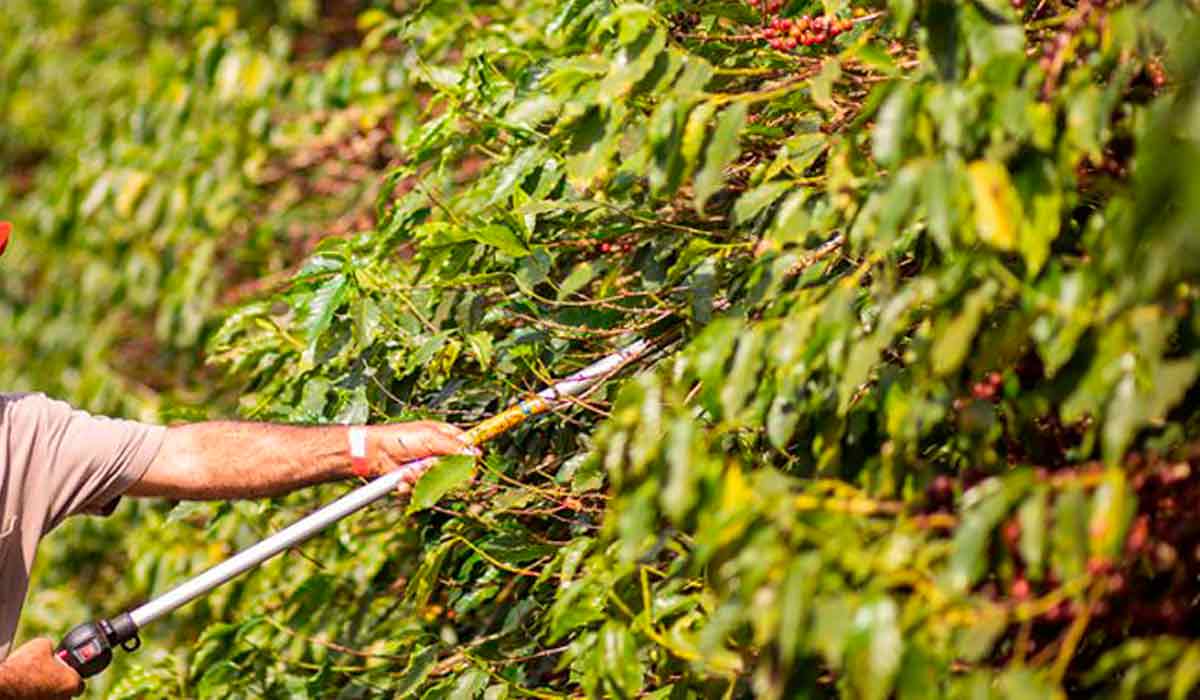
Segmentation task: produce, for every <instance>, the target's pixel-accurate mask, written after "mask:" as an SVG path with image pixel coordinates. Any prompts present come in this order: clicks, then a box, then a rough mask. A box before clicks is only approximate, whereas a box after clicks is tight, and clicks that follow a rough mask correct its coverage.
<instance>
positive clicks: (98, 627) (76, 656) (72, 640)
mask: <svg viewBox="0 0 1200 700" xmlns="http://www.w3.org/2000/svg"><path fill="white" fill-rule="evenodd" d="M141 645H142V640H141V639H140V638H138V629H137V625H135V624H134V622H133V618H131V617H129V614H128V613H126V614H124V615H120V616H118V617H114V618H113V619H111V620H100V621H99V622H87V623H84V624H82V625H79V626H78V627H76V628H75V629H73V630H71V631H70V632H68V633H67V636H65V637H63V640H62V641H61V642H59V644H58V651H56V652H55V653H56V654H57V656H58V658H60V659H62V662H63V663H65V664H66V665H68V666H70V667H71V668H73V669H75V672H76V673H78V674H79V675H80V677H82V678H91V677H92V676H94V675H96V674H98V673H100V672H101V671H103V670H104V669H106V668H108V665H109V664H110V663H112V652H113V649H115V648H117V647H121V648H122V649H124V650H125V651H133V650H135V649H137V648H138V647H140V646H141Z"/></svg>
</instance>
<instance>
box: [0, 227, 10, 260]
mask: <svg viewBox="0 0 1200 700" xmlns="http://www.w3.org/2000/svg"><path fill="white" fill-rule="evenodd" d="M11 235H12V224H11V223H10V222H8V221H0V255H4V251H5V249H6V248H8V237H9V236H11Z"/></svg>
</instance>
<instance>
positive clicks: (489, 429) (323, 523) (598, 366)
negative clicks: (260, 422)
mask: <svg viewBox="0 0 1200 700" xmlns="http://www.w3.org/2000/svg"><path fill="white" fill-rule="evenodd" d="M651 347H653V344H652V343H650V342H649V341H646V340H639V341H637V342H635V343H633V344H632V345H630V346H628V347H626V348H624V349H622V350H619V351H617V352H615V353H613V354H611V355H609V356H607V357H605V358H604V359H602V360H600V361H598V362H596V363H594V364H592V365H590V366H588V367H587V368H585V369H583V370H580V371H579V372H576V373H575V374H572V375H571V376H569V377H567V378H566V379H563V380H561V381H559V382H557V383H556V384H555V385H554V386H551V387H549V388H547V389H544V390H543V391H541V392H539V393H538V395H537V396H536V397H535V398H533V399H529V400H526V401H521V402H520V403H518V404H516V405H514V406H512V407H510V408H508V409H506V410H505V411H503V412H501V413H500V414H499V415H496V416H493V417H492V418H489V419H488V420H485V421H484V422H483V423H480V424H479V425H477V426H475V427H474V428H472V429H471V430H470V431H469V432H468V433H467V436H468V439H469V440H470V441H471V443H472V444H479V443H482V442H486V441H487V440H490V439H491V438H493V437H495V436H497V435H499V434H501V433H503V432H505V431H507V430H509V429H511V428H512V427H514V426H516V425H518V424H519V423H521V422H523V421H524V420H525V419H527V418H528V417H530V416H534V415H537V414H539V413H544V412H546V411H548V410H550V409H551V408H553V407H554V405H555V403H556V402H557V401H559V400H561V399H564V398H566V397H569V396H574V395H577V394H579V393H581V392H583V391H585V390H586V389H587V388H588V387H591V386H593V385H595V384H596V383H597V382H600V381H602V380H604V379H606V378H607V377H608V376H609V375H611V374H612V373H614V372H616V371H617V370H619V369H620V368H621V367H623V366H624V365H626V364H628V363H629V362H631V361H633V360H635V359H637V358H638V357H640V356H642V355H643V354H645V353H646V352H647V351H648V350H649V349H650V348H651ZM432 461H433V460H432V459H430V458H427V459H423V460H417V461H415V462H411V463H409V464H406V465H404V466H403V467H401V468H400V469H397V470H395V471H392V472H389V473H387V474H385V475H383V476H381V477H378V478H377V479H374V480H373V481H371V482H370V483H369V484H366V485H365V486H362V487H360V488H358V489H355V490H354V491H351V492H350V493H348V494H346V495H345V496H342V497H341V498H339V499H337V500H336V501H334V502H333V503H330V504H329V505H327V506H324V507H323V508H321V509H320V510H318V511H316V512H314V513H312V514H310V515H308V516H306V517H304V518H301V519H300V520H298V521H296V522H295V523H293V524H292V525H289V526H288V527H286V528H284V529H283V530H280V531H279V532H277V533H275V534H274V535H271V536H270V537H268V538H267V539H265V540H263V541H262V542H259V543H258V544H255V545H253V546H251V547H248V548H246V549H244V550H242V551H241V552H239V553H237V554H235V555H234V556H232V557H230V558H229V559H226V560H225V561H223V562H221V563H220V564H217V565H216V566H214V567H212V568H211V569H209V570H207V571H205V572H204V573H201V574H199V575H197V576H195V577H193V578H191V579H189V580H187V581H185V582H184V583H182V584H180V585H179V586H176V587H175V588H173V589H171V590H170V591H168V592H166V593H164V594H163V595H161V596H159V597H157V598H155V599H154V600H151V601H150V602H148V603H146V604H145V605H142V606H141V607H139V608H137V609H135V610H132V611H130V613H129V615H130V617H131V618H132V619H133V622H134V623H135V624H136V625H137V627H138V629H141V628H144V627H145V626H146V625H147V624H149V623H151V622H154V621H155V620H157V619H159V618H161V617H163V616H164V615H167V614H169V613H171V612H173V611H174V610H177V609H178V608H180V607H182V606H184V605H186V604H188V603H190V602H191V601H193V600H195V599H196V598H199V597H200V596H202V595H205V594H206V593H208V592H209V591H212V590H213V589H215V588H216V587H217V586H220V585H221V584H223V583H225V582H226V581H229V580H230V579H233V578H235V577H237V576H239V575H240V574H243V573H245V572H247V571H249V570H250V569H253V568H254V567H256V566H258V565H259V564H262V563H263V562H264V561H266V560H268V559H270V558H271V557H273V556H275V555H276V554H279V553H280V552H282V551H284V550H285V549H288V548H290V547H294V546H296V545H298V544H300V543H301V542H304V541H305V540H307V539H309V538H311V537H312V536H313V535H316V534H317V533H318V532H320V531H321V530H324V529H325V528H327V527H329V526H330V525H332V524H334V523H336V522H337V521H339V520H341V519H342V518H345V517H346V516H348V515H350V514H352V513H355V512H357V511H359V510H362V509H363V508H366V507H367V506H369V505H370V504H372V503H374V502H375V501H378V500H380V499H381V498H384V497H386V496H387V495H388V494H390V493H392V492H393V491H395V490H396V487H397V486H399V485H400V484H401V482H403V481H404V480H405V476H406V475H407V473H409V472H411V471H412V470H414V469H424V468H425V467H426V466H427V465H428V464H429V463H430V462H432Z"/></svg>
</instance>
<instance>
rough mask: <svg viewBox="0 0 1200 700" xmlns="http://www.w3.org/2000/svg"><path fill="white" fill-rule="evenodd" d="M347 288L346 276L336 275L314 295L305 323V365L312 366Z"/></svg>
mask: <svg viewBox="0 0 1200 700" xmlns="http://www.w3.org/2000/svg"><path fill="white" fill-rule="evenodd" d="M347 286H348V278H347V277H346V275H342V274H339V275H334V276H333V277H331V278H329V279H328V280H326V281H325V282H324V283H322V284H321V286H320V287H318V288H317V290H316V291H315V292H314V293H313V295H312V297H311V300H310V301H309V303H308V307H307V313H308V317H307V319H306V320H305V323H304V337H305V340H306V341H307V345H306V347H305V350H304V362H305V364H309V365H311V364H312V362H313V360H314V358H315V356H316V352H317V343H318V342H319V341H320V340H321V336H322V335H324V334H325V331H326V330H328V329H329V324H330V323H331V322H332V321H333V314H334V312H336V311H337V310H338V309H339V308H340V307H341V305H342V303H343V302H344V301H345V300H346V294H347Z"/></svg>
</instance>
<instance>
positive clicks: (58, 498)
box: [0, 394, 166, 535]
mask: <svg viewBox="0 0 1200 700" xmlns="http://www.w3.org/2000/svg"><path fill="white" fill-rule="evenodd" d="M0 412H2V413H3V415H2V416H0V430H3V445H4V447H5V448H6V449H7V452H8V455H7V460H6V461H7V462H8V464H7V469H8V471H9V474H8V481H9V485H10V486H13V485H14V484H13V482H14V479H15V480H16V481H17V482H19V485H17V486H16V489H17V490H18V491H19V503H20V509H21V511H22V513H21V514H20V516H19V517H20V519H21V520H22V521H23V524H24V525H25V526H26V527H25V528H23V529H25V530H26V532H29V531H32V530H34V529H35V528H34V527H30V526H34V525H35V523H36V522H39V521H40V525H41V527H40V528H38V530H39V531H40V533H41V534H43V535H44V534H45V533H47V532H49V531H50V530H52V529H53V528H54V527H56V526H57V525H58V524H59V523H61V522H62V521H63V520H64V519H65V518H67V517H68V516H71V515H75V514H77V513H84V512H88V513H100V512H103V511H104V510H106V508H107V507H108V506H110V505H111V504H112V503H113V502H114V501H116V499H118V498H120V496H121V495H122V494H123V493H125V492H126V491H127V490H129V487H130V486H132V485H133V484H135V483H137V481H138V480H139V479H141V478H142V475H143V474H145V473H146V470H147V469H148V468H149V466H150V463H151V462H152V461H153V460H154V457H155V456H156V455H157V454H158V450H159V448H160V447H161V446H162V442H163V437H164V435H165V434H166V428H164V427H162V426H157V425H147V424H144V423H137V422H134V421H127V420H116V419H112V418H102V417H99V416H93V415H90V414H88V413H85V412H83V411H78V410H75V409H72V408H71V407H70V406H69V405H67V404H65V403H63V402H62V401H55V400H53V399H49V398H47V397H46V396H44V395H42V394H18V395H11V394H10V395H7V396H4V397H2V398H0ZM12 495H17V494H12Z"/></svg>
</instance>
